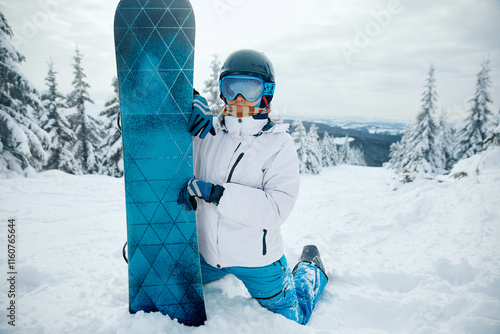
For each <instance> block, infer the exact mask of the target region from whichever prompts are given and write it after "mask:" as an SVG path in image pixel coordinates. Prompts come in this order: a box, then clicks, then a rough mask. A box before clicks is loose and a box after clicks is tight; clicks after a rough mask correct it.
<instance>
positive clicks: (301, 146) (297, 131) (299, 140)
mask: <svg viewBox="0 0 500 334" xmlns="http://www.w3.org/2000/svg"><path fill="white" fill-rule="evenodd" d="M292 128H293V131H292V138H293V142H294V144H295V149H296V150H297V157H298V159H299V171H300V173H305V172H306V168H305V161H306V160H307V132H306V128H305V127H304V124H302V121H301V120H300V119H297V120H295V121H294V122H293V123H292Z"/></svg>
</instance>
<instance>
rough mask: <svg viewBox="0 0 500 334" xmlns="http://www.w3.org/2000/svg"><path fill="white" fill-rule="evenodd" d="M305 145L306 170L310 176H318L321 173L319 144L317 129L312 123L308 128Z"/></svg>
mask: <svg viewBox="0 0 500 334" xmlns="http://www.w3.org/2000/svg"><path fill="white" fill-rule="evenodd" d="M307 144H308V147H309V149H308V151H309V154H308V156H309V158H308V159H307V160H306V162H305V163H306V166H305V167H306V170H307V171H308V172H310V173H311V174H319V173H320V172H321V165H322V158H323V157H322V154H321V146H320V144H319V136H318V127H317V126H316V125H315V124H314V123H313V124H311V126H310V127H309V132H308V133H307Z"/></svg>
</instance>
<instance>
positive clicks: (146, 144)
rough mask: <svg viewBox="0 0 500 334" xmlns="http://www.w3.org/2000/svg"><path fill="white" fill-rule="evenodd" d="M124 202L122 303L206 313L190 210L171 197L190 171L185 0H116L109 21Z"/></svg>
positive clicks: (189, 314) (133, 308) (189, 25)
mask: <svg viewBox="0 0 500 334" xmlns="http://www.w3.org/2000/svg"><path fill="white" fill-rule="evenodd" d="M114 32H115V48H116V61H117V70H118V85H119V96H120V112H121V118H122V138H123V154H124V169H125V192H126V209H127V242H128V260H129V264H128V276H129V309H130V312H131V313H136V312H138V311H145V312H158V311H159V312H161V313H163V314H166V315H169V316H170V317H171V318H177V319H178V320H179V322H181V323H184V324H186V325H195V326H197V325H201V324H203V323H204V322H205V320H206V313H205V305H204V301H203V289H202V283H201V272H200V260H199V253H198V239H197V231H196V218H195V215H194V212H192V211H191V212H189V211H186V210H185V209H184V208H183V207H182V206H181V205H179V204H177V197H178V192H179V189H180V187H181V186H182V185H183V184H184V183H185V182H186V181H187V180H188V179H189V178H191V177H192V176H193V171H192V139H191V135H190V134H189V133H188V132H187V130H186V128H187V121H188V119H189V116H190V114H191V111H192V98H193V65H194V41H195V19H194V13H193V9H192V7H191V5H190V3H189V1H188V0H122V1H121V2H120V3H119V5H118V7H117V10H116V13H115V22H114Z"/></svg>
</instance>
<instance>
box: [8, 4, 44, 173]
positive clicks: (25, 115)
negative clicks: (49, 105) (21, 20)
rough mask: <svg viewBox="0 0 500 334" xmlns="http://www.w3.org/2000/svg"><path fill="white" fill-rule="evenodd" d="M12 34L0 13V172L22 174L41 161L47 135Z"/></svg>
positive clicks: (42, 161)
mask: <svg viewBox="0 0 500 334" xmlns="http://www.w3.org/2000/svg"><path fill="white" fill-rule="evenodd" d="M13 35H14V34H13V32H12V29H11V27H10V25H9V24H8V22H7V19H6V18H5V16H4V15H3V13H2V12H0V174H8V173H17V174H21V175H26V174H28V173H30V172H31V171H33V170H35V171H38V170H40V169H41V168H42V166H43V164H44V163H45V161H46V158H47V156H46V152H45V148H46V146H48V144H49V136H48V134H47V133H46V132H45V131H44V130H43V129H42V128H41V127H40V126H39V124H38V122H37V120H36V118H35V116H34V115H35V114H36V115H38V116H39V115H41V114H43V111H44V110H43V106H42V104H41V102H40V98H39V93H38V91H37V90H36V88H35V86H34V85H33V84H32V83H31V82H30V81H29V80H28V79H27V78H26V76H25V75H24V74H23V73H22V70H21V66H20V65H21V63H22V62H23V61H25V58H24V56H23V55H21V54H20V53H19V52H18V51H17V50H16V48H15V46H14V45H13V44H12V37H13ZM9 171H10V172H9Z"/></svg>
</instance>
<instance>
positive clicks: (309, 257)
mask: <svg viewBox="0 0 500 334" xmlns="http://www.w3.org/2000/svg"><path fill="white" fill-rule="evenodd" d="M302 262H305V263H310V264H313V265H315V266H316V267H318V268H319V269H320V270H321V271H322V272H323V274H324V275H325V277H326V279H327V280H328V276H327V275H326V271H325V267H324V266H323V262H322V261H321V257H320V255H319V250H318V248H317V247H316V246H314V245H307V246H304V249H303V250H302V255H301V257H300V261H299V263H297V265H296V266H295V268H293V271H292V274H293V275H294V276H295V273H296V272H297V269H298V268H299V265H300V264H301V263H302Z"/></svg>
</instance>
